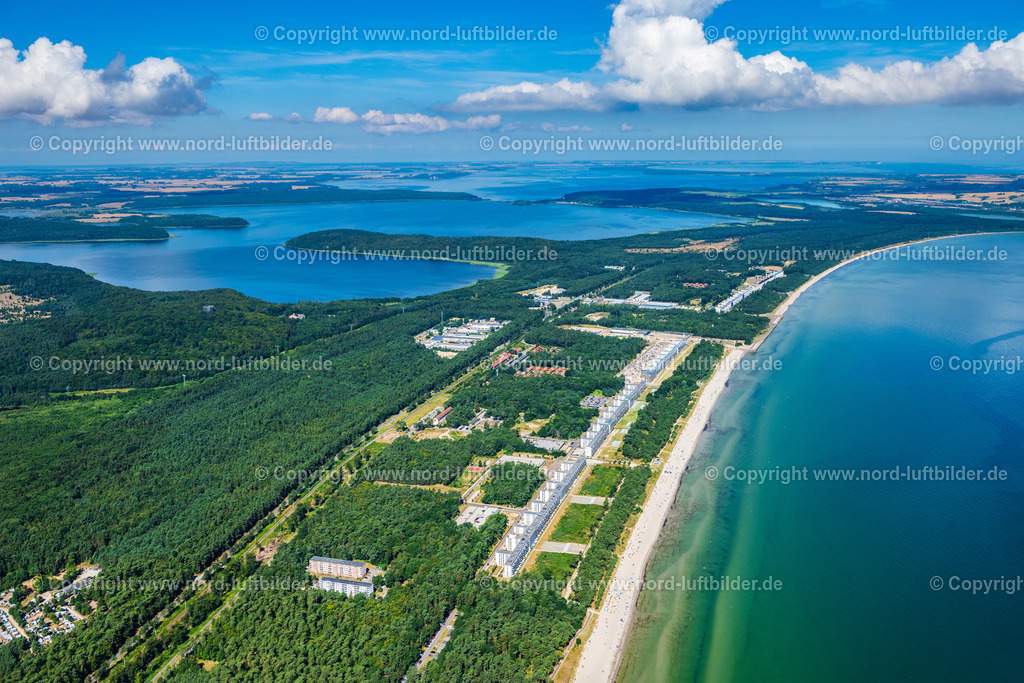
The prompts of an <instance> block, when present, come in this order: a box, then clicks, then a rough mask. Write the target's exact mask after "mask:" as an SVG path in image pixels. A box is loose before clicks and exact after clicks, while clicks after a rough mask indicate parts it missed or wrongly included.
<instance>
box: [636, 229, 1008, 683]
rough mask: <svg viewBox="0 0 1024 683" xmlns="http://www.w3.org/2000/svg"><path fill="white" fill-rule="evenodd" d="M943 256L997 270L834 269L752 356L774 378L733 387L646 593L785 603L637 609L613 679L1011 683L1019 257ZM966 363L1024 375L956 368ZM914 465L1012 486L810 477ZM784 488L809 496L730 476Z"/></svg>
mask: <svg viewBox="0 0 1024 683" xmlns="http://www.w3.org/2000/svg"><path fill="white" fill-rule="evenodd" d="M943 244H955V245H968V246H971V247H983V248H984V249H986V250H987V249H989V248H990V247H992V246H993V245H999V246H1001V247H1002V248H1004V249H1005V250H1006V251H1007V259H1006V260H1005V261H995V262H992V261H990V262H984V263H982V262H953V263H950V262H934V261H932V262H925V261H909V260H902V261H881V260H879V261H862V262H858V263H854V264H851V265H847V266H845V267H844V268H842V269H840V270H838V271H836V272H835V273H833V274H832V275H830V276H829V277H827V278H825V279H824V280H822V281H821V282H819V283H818V284H817V285H815V286H814V287H813V288H811V289H810V290H809V291H808V292H807V293H806V294H805V295H804V296H802V297H801V298H800V299H799V300H798V302H797V303H796V304H795V305H794V306H793V307H791V308H790V310H789V312H788V313H787V314H786V317H785V319H784V321H783V322H782V323H781V324H780V325H779V327H778V328H777V329H776V330H775V332H774V333H773V334H772V336H771V337H770V338H769V339H768V341H767V342H766V343H765V344H764V345H763V346H762V347H761V349H760V350H759V351H758V353H757V354H756V356H755V357H758V358H769V357H770V358H772V359H774V360H775V361H778V363H779V364H780V365H781V367H780V368H779V369H776V370H769V371H766V370H760V371H740V370H737V371H736V372H735V373H734V374H733V375H732V379H731V380H730V383H729V386H728V388H727V389H726V391H725V392H724V393H723V395H722V398H721V401H720V403H719V404H718V406H717V407H716V409H715V411H714V414H713V417H712V427H711V428H710V429H709V430H708V431H707V432H706V433H705V435H704V438H703V439H702V440H701V442H700V443H699V444H698V449H697V453H696V454H695V456H694V461H693V463H692V465H691V468H690V474H689V475H687V478H686V479H684V482H683V485H682V486H681V488H680V492H679V495H678V498H677V500H676V507H675V509H674V511H673V513H672V516H671V519H670V522H669V524H668V525H667V527H666V530H665V533H664V535H663V537H662V539H661V541H660V544H659V546H658V548H657V549H656V553H655V557H654V558H653V561H652V564H651V566H650V568H649V572H648V578H651V579H666V578H670V577H682V576H688V577H691V578H692V577H697V576H700V575H709V576H721V575H728V576H740V577H743V578H749V579H758V580H763V579H765V578H768V577H772V578H773V579H776V580H778V581H781V584H782V587H781V589H780V590H777V591H773V592H766V591H756V592H755V591H718V592H713V591H710V590H692V591H689V592H687V591H682V590H675V591H664V590H663V591H650V592H645V593H643V594H642V596H641V599H640V603H639V607H638V610H637V615H636V619H635V622H634V627H633V632H632V635H631V637H630V640H629V642H628V644H627V647H626V651H625V656H624V659H623V667H622V669H621V670H620V680H622V681H691V680H692V681H713V682H715V683H718V682H720V681H821V680H829V681H833V680H838V681H865V680H882V681H909V680H920V681H936V680H950V681H953V680H958V681H963V680H972V681H973V680H979V681H980V680H1020V676H1021V671H1022V668H1024V648H1021V646H1020V643H1021V638H1022V636H1024V609H1022V608H1024V591H1019V592H1014V593H1013V594H1009V593H1008V591H1009V590H1011V589H1013V588H1014V587H1015V585H1016V584H1011V583H1010V581H1012V580H1015V579H1016V577H1018V576H1022V575H1024V530H1022V527H1021V520H1022V518H1024V466H1022V464H1024V411H1022V407H1024V365H1022V364H1020V363H1018V362H1017V360H1016V359H1018V358H1024V236H1011V235H1003V236H998V237H992V236H978V237H971V238H957V239H956V240H951V241H949V242H946V243H943ZM935 359H938V360H935ZM951 359H952V360H951ZM958 359H959V360H958ZM968 360H971V361H973V360H979V361H986V360H987V361H995V362H999V361H1000V360H1002V361H1004V363H1005V365H1004V367H1007V366H1008V367H1017V368H1018V371H1017V372H1016V373H1015V374H1012V375H1011V374H1008V373H1007V372H1006V371H1005V370H999V369H990V371H989V372H988V373H987V374H986V372H985V370H984V369H981V370H979V371H978V372H976V373H975V372H965V371H963V370H954V369H951V367H955V368H959V367H961V366H962V365H963V363H964V361H968ZM1007 361H1009V362H1008V363H1006V362H1007ZM932 364H935V365H936V366H939V367H940V369H939V370H933V369H932ZM928 465H932V466H937V467H940V468H944V467H947V466H953V467H960V466H965V467H968V468H972V469H973V468H978V469H981V470H983V471H985V473H986V474H987V473H988V472H990V471H992V470H993V468H997V472H1005V477H1006V478H1005V480H1004V481H978V482H949V481H906V480H901V481H860V480H854V481H827V480H823V481H816V480H815V479H814V472H813V471H814V470H816V469H818V470H821V471H822V472H823V473H825V472H828V471H832V472H839V471H841V470H846V469H852V470H854V471H855V474H856V476H857V477H861V478H863V475H862V474H861V472H860V471H861V470H865V469H866V470H869V474H870V475H872V476H877V475H875V474H874V473H875V472H876V471H878V470H889V469H892V468H894V467H900V468H907V467H909V468H911V471H913V472H919V471H921V468H923V467H925V466H928ZM709 467H715V468H717V469H716V470H715V471H716V472H717V473H718V477H717V478H716V479H715V480H714V481H710V480H709V479H708V477H707V476H706V473H707V472H708V469H707V468H709ZM730 467H732V468H735V469H733V470H731V471H732V477H731V479H730V478H729V477H728V476H727V468H730ZM793 467H796V468H801V470H802V468H804V467H807V468H809V472H808V477H809V479H810V481H792V482H790V483H789V484H783V483H782V482H781V481H766V482H765V483H761V484H751V483H745V482H741V481H738V476H737V475H736V472H737V471H738V470H741V469H742V470H745V469H753V470H755V471H763V472H772V471H778V472H781V471H782V470H785V469H788V468H793ZM904 471H906V470H904ZM769 476H771V475H769ZM775 476H778V475H775ZM822 476H828V475H827V474H822ZM836 476H841V475H836ZM1000 578H1005V579H1006V580H1007V581H1006V582H1005V583H1004V584H1003V585H1002V587H1001V588H999V587H997V584H991V587H990V592H989V593H988V594H983V593H981V592H979V593H977V594H972V593H971V592H968V591H965V590H962V586H963V584H964V581H965V580H990V581H992V580H996V581H998V580H999V579H1000ZM933 584H934V586H936V587H937V588H938V590H935V589H933ZM982 590H984V589H982Z"/></svg>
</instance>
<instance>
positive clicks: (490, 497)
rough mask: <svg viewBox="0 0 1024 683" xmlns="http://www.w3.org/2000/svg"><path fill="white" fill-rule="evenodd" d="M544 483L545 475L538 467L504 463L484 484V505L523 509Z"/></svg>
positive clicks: (492, 469)
mask: <svg viewBox="0 0 1024 683" xmlns="http://www.w3.org/2000/svg"><path fill="white" fill-rule="evenodd" d="M543 483H544V473H543V472H541V471H540V468H539V467H537V466H536V465H527V464H526V463H522V462H503V463H500V464H498V465H495V466H494V467H492V468H491V471H490V474H489V475H488V477H487V480H486V481H485V482H484V483H483V491H484V495H483V496H482V497H481V498H480V501H481V502H483V503H490V504H492V505H503V506H505V507H513V508H521V507H523V506H525V505H526V504H527V503H529V502H530V498H532V497H533V494H534V493H535V492H536V491H537V489H539V488H540V485H541V484H543Z"/></svg>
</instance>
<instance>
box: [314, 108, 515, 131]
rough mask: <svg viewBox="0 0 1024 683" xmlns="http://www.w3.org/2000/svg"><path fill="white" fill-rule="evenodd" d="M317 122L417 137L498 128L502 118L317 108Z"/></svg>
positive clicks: (315, 119) (498, 116) (492, 115)
mask: <svg viewBox="0 0 1024 683" xmlns="http://www.w3.org/2000/svg"><path fill="white" fill-rule="evenodd" d="M313 121H314V122H316V123H341V124H349V123H357V122H358V123H360V124H362V128H363V130H365V131H366V132H368V133H377V134H379V135H391V134H393V133H405V134H412V135H418V134H422V133H443V132H445V131H448V130H481V129H485V128H497V127H498V126H500V125H501V116H500V115H498V114H491V115H489V116H471V117H469V118H468V119H466V120H465V121H456V120H451V119H447V118H445V117H443V116H430V115H428V114H419V113H410V114H388V113H385V112H383V111H381V110H379V109H371V110H369V111H368V112H366V113H365V114H362V115H359V114H357V113H356V112H354V111H353V110H352V109H350V108H349V107H333V108H328V107H317V110H316V113H315V114H313Z"/></svg>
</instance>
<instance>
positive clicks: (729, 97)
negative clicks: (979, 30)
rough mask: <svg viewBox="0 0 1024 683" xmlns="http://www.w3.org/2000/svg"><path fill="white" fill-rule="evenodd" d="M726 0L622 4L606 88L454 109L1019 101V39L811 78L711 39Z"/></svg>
mask: <svg viewBox="0 0 1024 683" xmlns="http://www.w3.org/2000/svg"><path fill="white" fill-rule="evenodd" d="M722 2H725V0H623V1H622V2H621V3H619V4H618V5H616V6H615V9H614V11H613V13H612V26H611V28H610V29H609V32H608V41H607V43H606V44H605V46H604V48H603V49H602V52H601V59H600V61H599V62H598V64H597V68H598V69H599V70H601V71H603V72H605V73H606V74H607V76H608V80H607V81H606V82H605V83H603V84H602V85H595V84H594V83H591V82H588V81H571V80H569V79H562V80H559V81H555V82H552V83H535V82H532V81H524V82H522V83H519V84H517V85H501V86H494V87H491V88H486V89H484V90H480V91H477V92H471V93H466V94H463V95H460V96H459V97H458V98H457V99H456V100H455V102H454V103H453V104H452V105H451V108H452V109H456V110H460V111H486V110H490V111H524V110H553V109H606V108H609V107H611V106H616V105H621V104H627V105H636V104H641V105H671V106H679V107H687V108H711V107H745V108H752V109H791V108H799V107H821V106H898V105H921V104H950V105H956V104H992V103H1011V102H1020V101H1024V33H1021V34H1020V35H1018V36H1016V37H1015V38H1012V39H1010V40H1007V41H996V42H993V43H992V44H991V45H990V46H989V47H988V48H986V49H980V48H979V47H978V46H977V45H975V44H974V43H971V44H968V45H966V46H965V47H964V48H963V49H961V50H960V52H958V53H957V54H955V55H952V56H949V57H946V58H943V59H941V60H939V61H935V62H931V63H925V62H920V61H913V60H903V61H897V62H893V63H891V64H889V65H887V66H885V67H882V68H880V69H873V68H870V67H868V66H863V65H860V64H856V63H851V64H848V65H846V66H843V67H841V68H839V69H836V70H835V71H833V72H830V73H815V71H814V70H813V69H812V68H811V67H810V66H809V65H808V64H806V63H805V62H803V61H801V60H799V59H796V58H794V57H790V56H787V55H785V54H783V53H781V52H779V51H775V52H771V53H768V54H762V55H756V56H754V57H750V58H747V57H744V56H743V55H742V54H740V52H739V51H738V50H737V49H736V46H737V43H736V42H735V41H733V40H728V39H725V38H722V39H719V40H716V41H713V42H708V40H707V38H706V37H705V33H704V19H705V18H706V17H707V16H708V15H709V14H710V13H711V12H712V11H713V10H714V9H715V7H717V6H718V5H720V4H722Z"/></svg>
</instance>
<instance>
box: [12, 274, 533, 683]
mask: <svg viewBox="0 0 1024 683" xmlns="http://www.w3.org/2000/svg"><path fill="white" fill-rule="evenodd" d="M0 266H2V269H0V273H3V274H4V278H3V281H5V283H6V282H14V284H15V285H17V287H16V289H17V290H18V291H20V292H22V293H28V292H31V293H32V294H33V295H36V296H40V297H41V296H46V295H51V296H54V295H56V296H57V301H58V302H60V301H62V300H63V301H64V304H63V306H64V307H63V308H60V307H58V308H56V309H55V313H54V317H53V318H50V319H48V320H31V321H26V322H23V323H12V324H7V325H3V326H0V336H2V337H3V342H4V343H3V345H2V347H0V348H3V349H4V351H5V352H10V353H9V355H8V356H7V359H6V360H5V361H4V367H5V374H6V369H7V368H11V369H13V370H14V373H15V374H16V375H17V374H21V373H23V372H24V371H23V370H22V367H23V363H24V362H25V359H26V358H30V357H32V356H33V355H37V354H38V353H39V352H38V350H37V349H38V348H39V347H38V346H37V345H38V344H39V343H41V341H40V340H45V339H46V335H45V334H44V333H43V332H42V331H41V327H40V326H42V329H46V328H45V326H47V325H56V326H58V327H59V326H60V325H61V324H62V323H68V322H71V321H72V320H73V319H74V316H75V312H76V311H83V309H86V308H88V307H93V308H95V303H94V302H89V301H87V297H88V296H89V295H90V294H89V292H90V290H89V287H90V286H91V285H92V284H96V285H97V286H98V287H99V288H101V289H104V290H106V294H105V295H104V296H108V295H110V294H111V292H113V291H116V290H117V288H113V287H110V286H109V285H104V284H102V283H94V281H92V280H91V279H89V278H86V277H85V276H82V275H81V274H78V275H77V276H79V277H82V278H84V281H83V282H82V283H79V284H81V285H82V291H79V289H78V288H76V287H71V288H70V289H69V290H68V291H64V292H58V291H49V292H48V291H46V287H47V285H48V283H50V282H51V281H52V282H56V283H62V282H63V279H62V273H61V272H59V271H64V272H65V273H66V272H70V271H69V270H68V269H59V268H54V267H52V266H39V265H35V264H12V263H10V262H3V263H2V264H0ZM26 269H27V270H28V271H31V273H34V274H37V275H39V276H41V277H39V278H36V277H33V276H32V275H31V274H29V275H26V273H25V272H24V271H25V270H26ZM55 271H57V272H56V273H55ZM7 273H14V274H15V276H16V277H15V278H11V277H9V276H7V275H6V274H7ZM17 278H21V279H20V280H19V279H17ZM86 282H87V283H88V284H86ZM79 294H81V295H82V297H83V298H79ZM206 294H207V296H209V293H206ZM152 296H153V298H151V299H149V303H150V309H154V308H155V309H157V310H156V312H154V311H152V310H146V309H144V310H143V311H141V312H140V311H137V310H135V309H134V308H132V309H131V310H120V309H119V312H118V313H117V315H123V316H125V317H131V316H136V315H143V314H145V315H149V314H152V315H155V316H156V317H157V319H160V318H164V319H167V320H171V319H173V317H174V316H173V315H166V316H165V315H164V312H163V311H161V310H160V309H161V308H162V307H164V306H174V305H177V304H176V303H175V302H174V301H173V297H172V301H170V302H161V301H160V300H159V297H158V296H157V295H152ZM179 296H186V295H179ZM187 296H196V297H197V300H201V298H202V297H201V295H195V294H189V295H187ZM235 296H238V295H235ZM340 304H341V305H339V306H338V307H337V308H335V309H334V310H336V311H337V312H336V313H334V314H332V315H335V316H336V317H335V318H331V319H329V321H323V322H319V323H314V329H316V330H318V331H327V332H328V335H327V336H325V338H323V339H322V340H316V339H313V340H311V341H307V340H308V339H309V338H308V337H306V336H303V333H298V334H296V337H297V338H296V339H295V340H294V343H293V346H294V347H295V348H294V349H293V350H292V351H291V353H292V354H293V355H294V356H295V357H296V358H306V359H319V358H321V357H323V358H325V359H329V360H331V361H332V369H331V370H330V371H326V370H320V371H307V372H304V373H300V372H283V371H275V370H265V371H233V372H220V373H218V374H216V375H214V376H212V377H208V378H205V379H202V380H199V381H190V382H189V383H188V384H187V385H186V386H184V387H182V386H181V385H180V384H179V385H176V386H171V387H167V388H165V389H156V390H152V389H143V390H136V391H133V392H127V393H117V394H90V395H85V396H75V395H73V394H72V395H68V396H64V395H59V396H49V395H46V394H40V393H38V392H35V393H33V392H26V391H22V392H20V393H19V392H17V391H16V392H14V393H15V394H16V395H20V396H23V397H24V396H28V397H29V398H31V400H32V402H33V403H32V405H27V404H25V403H24V402H21V404H22V405H23V406H24V407H22V408H20V409H18V410H9V411H5V412H3V413H0V422H2V426H0V429H2V431H3V433H4V440H3V444H2V446H0V451H2V455H3V458H2V461H0V462H3V464H4V465H3V467H4V476H5V478H6V479H7V480H8V482H9V484H10V486H11V487H12V489H11V490H12V491H17V495H12V496H6V497H4V498H3V499H2V500H0V511H2V519H3V520H4V522H3V525H2V526H0V547H3V548H4V551H5V552H4V553H3V555H0V581H2V584H3V586H4V587H6V586H10V585H12V584H13V583H14V582H16V581H19V580H23V579H26V578H29V577H30V576H31V575H33V574H35V573H48V574H52V573H55V572H56V571H58V570H59V569H60V568H62V567H64V566H65V565H66V564H68V563H69V562H71V561H81V560H86V559H88V560H90V561H93V562H96V563H99V564H100V565H101V566H102V567H103V571H104V575H105V577H109V578H110V579H111V580H112V581H114V582H115V585H116V584H117V581H118V580H122V581H124V582H127V581H130V580H133V579H138V578H141V577H145V578H147V579H154V580H160V579H167V580H169V581H171V582H179V584H180V582H182V581H183V580H184V579H187V578H190V577H191V576H192V575H194V574H195V573H196V572H197V571H199V570H200V569H201V568H203V567H205V566H206V565H207V564H208V563H209V562H210V561H211V560H212V559H213V558H215V557H216V556H217V555H218V554H219V553H221V552H223V551H224V550H225V549H227V548H230V547H231V546H232V544H233V543H235V541H236V540H237V539H239V538H240V537H241V536H242V535H243V534H244V533H245V532H246V531H247V530H248V529H249V528H250V527H252V526H253V525H254V524H255V523H256V522H257V521H258V520H260V519H261V518H262V517H263V516H264V515H266V514H267V513H268V512H270V511H271V510H272V509H273V508H274V507H276V506H277V505H278V504H279V503H280V501H281V500H282V499H283V498H284V497H285V496H286V495H287V494H288V493H289V492H290V491H293V490H294V489H295V487H296V486H297V481H296V480H295V479H294V478H292V479H288V478H287V477H280V478H279V477H276V476H268V477H264V478H263V479H260V478H259V477H258V476H257V474H256V472H257V468H258V467H263V468H266V471H269V472H273V471H276V470H277V468H281V471H285V472H287V471H290V470H308V471H312V470H314V469H315V468H317V467H320V466H322V465H324V464H326V463H328V462H330V461H331V460H332V458H333V457H334V455H335V454H337V453H338V452H340V451H342V450H343V449H344V448H345V447H347V446H349V445H351V444H354V443H356V442H358V441H359V440H360V439H361V438H362V436H363V435H365V434H366V433H367V432H368V431H369V430H370V429H371V428H373V427H374V426H375V425H377V424H379V423H380V422H381V421H383V420H384V419H385V418H387V417H389V416H390V415H393V414H394V413H396V412H398V411H399V410H401V409H402V408H405V407H407V406H410V405H414V404H416V403H418V402H420V401H423V400H425V399H426V398H427V397H428V396H429V395H430V393H431V392H432V391H433V390H436V389H437V388H440V386H443V385H444V384H445V383H447V382H449V381H451V380H452V379H454V378H455V377H456V376H458V375H460V374H461V373H462V372H464V371H465V369H467V368H469V367H472V366H473V365H475V364H476V363H478V362H480V361H481V360H482V359H483V358H484V357H486V355H487V354H488V353H489V352H490V351H491V349H493V348H494V346H496V345H498V344H500V343H502V342H504V341H506V340H507V339H508V338H509V337H510V336H515V335H518V334H521V333H522V329H523V325H525V324H526V323H527V322H528V321H530V320H533V319H535V318H536V315H535V313H534V312H532V311H526V310H525V308H523V307H522V301H521V297H518V296H514V298H510V299H508V300H502V298H501V297H500V296H497V297H494V298H490V299H488V300H486V301H484V300H477V299H474V298H472V296H471V295H468V294H467V293H466V292H465V291H456V292H453V293H450V294H448V295H447V296H441V297H432V298H429V299H427V298H425V299H420V300H412V301H411V302H410V303H409V305H408V306H407V309H406V312H405V313H402V309H401V308H400V307H397V306H390V305H388V303H387V302H381V303H377V304H374V305H373V306H372V307H370V308H371V312H368V311H367V308H366V307H359V306H355V307H352V309H351V311H349V312H348V313H346V310H348V309H347V308H346V306H347V305H348V304H351V302H340ZM510 304H518V305H519V306H520V308H519V309H518V311H519V313H516V312H515V311H516V309H514V308H510ZM441 307H443V308H444V310H445V311H451V312H457V313H458V314H459V315H462V316H466V317H491V316H494V315H496V314H501V315H502V316H503V317H505V318H508V317H510V314H511V316H512V317H513V318H514V320H513V323H512V324H511V325H508V326H506V327H505V328H503V329H502V330H499V331H497V332H495V333H494V334H493V335H491V337H490V338H489V339H488V340H486V341H485V342H482V343H480V344H478V345H476V346H475V347H474V348H473V349H470V350H469V351H466V352H464V353H462V354H460V355H459V356H458V357H457V358H454V359H451V360H445V359H442V358H439V357H438V356H437V355H436V354H433V353H432V352H430V351H428V350H427V349H425V348H423V347H422V346H420V345H418V344H416V343H415V342H414V341H413V339H412V337H413V336H414V335H415V334H416V333H418V332H420V331H422V330H423V329H426V328H427V327H428V326H429V324H430V323H431V322H432V321H433V320H436V319H437V316H438V315H439V314H440V309H441ZM102 310H103V309H102V308H101V313H100V319H101V320H102V319H103V316H104V315H106V314H105V313H103V312H102ZM95 317H96V315H95V313H94V314H93V315H92V316H90V315H85V317H84V318H83V320H84V323H83V324H93V322H94V318H95ZM123 320H124V319H123V318H122V319H120V320H119V319H118V318H117V317H116V316H115V317H114V318H112V319H110V324H111V327H112V329H111V331H110V333H109V334H110V337H111V339H110V341H115V340H117V339H118V335H117V334H115V332H116V330H117V327H118V326H123V325H124V323H123ZM303 322H309V320H308V319H307V321H303ZM277 324H278V323H277V322H276V321H275V320H269V321H268V325H269V326H270V329H274V326H275V325H277ZM299 329H301V327H300V328H299ZM145 331H146V332H147V333H148V334H147V335H145V336H143V337H142V338H141V339H143V340H145V339H150V340H151V342H152V343H154V344H165V343H168V341H169V338H168V336H169V335H180V332H179V326H177V325H171V326H168V327H161V326H154V327H153V328H149V329H147V330H145ZM171 338H173V337H171ZM194 339H195V340H196V341H195V342H190V341H189V338H188V337H187V336H184V337H181V344H182V348H183V350H182V351H181V353H182V354H183V355H184V354H189V355H191V354H192V353H194V352H195V349H193V348H191V346H192V345H193V344H201V343H203V342H202V339H203V338H202V336H201V335H198V334H197V335H196V336H195V337H194ZM300 341H301V342H302V344H301V345H300V344H299V342H300ZM140 343H142V342H141V341H140ZM12 348H13V349H14V351H11V349H12ZM128 348H132V347H131V346H129V347H128ZM16 388H18V389H25V387H24V385H21V386H19V387H16ZM26 400H27V399H26ZM173 594H174V591H169V592H149V591H132V590H115V591H114V592H112V593H111V594H109V595H104V597H103V603H102V605H103V609H101V610H98V612H97V614H96V615H94V616H93V617H92V618H90V619H89V621H88V622H87V623H86V624H84V625H82V626H79V627H78V628H76V629H75V630H74V631H73V632H72V633H71V634H70V635H68V636H58V637H57V638H55V639H54V642H53V643H52V644H51V645H49V646H48V647H47V648H45V649H44V650H43V651H42V653H41V654H40V655H38V656H33V657H29V658H26V659H24V660H22V661H20V662H19V663H18V666H17V667H16V668H15V669H14V670H7V671H3V672H0V677H2V680H12V681H13V680H30V681H32V680H54V678H63V679H67V680H80V679H81V678H82V677H83V676H84V675H85V674H86V673H88V672H90V671H92V670H94V669H95V668H96V667H97V666H99V665H100V664H101V663H102V662H103V661H104V660H105V659H106V658H107V657H108V656H109V655H110V654H112V653H113V652H115V651H116V650H117V649H118V647H119V646H120V644H121V643H122V642H123V641H124V640H125V638H127V637H128V635H129V634H131V633H132V632H134V631H135V629H136V628H138V626H139V625H140V624H142V623H143V622H144V621H145V620H147V619H149V618H150V617H152V616H153V615H154V614H155V613H156V612H157V611H158V610H159V609H161V608H162V607H163V606H164V605H166V604H167V602H168V601H169V600H170V599H171V598H172V597H173Z"/></svg>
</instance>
